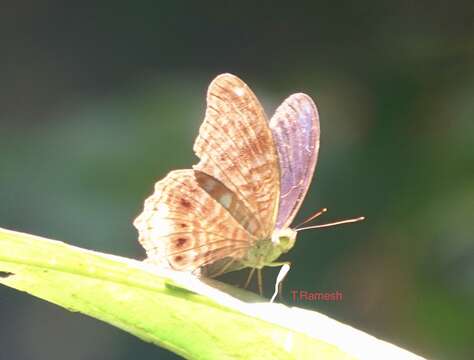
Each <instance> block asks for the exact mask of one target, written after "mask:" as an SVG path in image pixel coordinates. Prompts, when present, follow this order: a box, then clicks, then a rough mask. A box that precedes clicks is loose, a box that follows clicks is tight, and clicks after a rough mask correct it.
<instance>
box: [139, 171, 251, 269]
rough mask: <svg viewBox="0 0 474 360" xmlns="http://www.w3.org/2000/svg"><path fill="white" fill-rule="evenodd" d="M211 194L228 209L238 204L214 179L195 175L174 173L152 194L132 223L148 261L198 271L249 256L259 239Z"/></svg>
mask: <svg viewBox="0 0 474 360" xmlns="http://www.w3.org/2000/svg"><path fill="white" fill-rule="evenodd" d="M211 181H212V182H211ZM206 187H208V188H209V187H212V190H213V192H211V193H209V192H208V191H206V189H205V188H206ZM212 194H218V195H220V196H221V197H222V196H224V199H225V201H224V202H225V204H226V205H228V206H234V207H235V206H238V205H239V203H238V200H237V199H235V197H234V196H233V195H232V194H231V193H228V191H227V190H226V189H225V188H223V187H222V186H221V184H220V183H218V182H215V179H211V178H210V177H208V176H207V175H205V174H201V173H199V172H197V171H194V170H190V169H189V170H175V171H172V172H170V173H169V174H168V175H167V176H166V177H165V178H164V179H163V180H161V181H159V182H157V183H156V185H155V192H154V194H153V195H151V196H150V197H149V198H148V199H146V200H145V206H144V210H143V212H142V213H141V214H140V215H139V216H138V217H137V218H136V219H135V221H134V223H133V224H134V226H135V227H136V228H137V229H138V231H139V234H140V235H139V241H140V243H141V244H142V246H143V247H144V248H145V250H146V253H147V255H148V259H149V261H151V262H153V263H155V264H158V265H160V266H166V267H170V268H172V269H174V270H180V271H196V270H198V269H200V268H201V267H203V266H206V265H208V264H212V263H215V262H216V261H217V260H220V259H223V258H229V259H234V260H238V259H240V258H242V257H243V256H244V255H245V254H246V252H247V250H248V248H249V247H250V246H251V244H252V243H253V242H254V241H255V238H253V236H252V235H251V234H249V232H248V231H247V230H246V229H245V228H244V227H243V226H242V225H241V224H240V223H239V222H238V221H237V220H236V219H235V218H234V217H233V216H232V215H231V214H230V213H229V211H227V209H226V208H225V207H224V206H223V205H222V204H221V203H219V201H217V200H216V199H215V198H214V197H213V195H212ZM236 204H237V205H236ZM241 212H242V211H241ZM243 216H245V214H244V215H243Z"/></svg>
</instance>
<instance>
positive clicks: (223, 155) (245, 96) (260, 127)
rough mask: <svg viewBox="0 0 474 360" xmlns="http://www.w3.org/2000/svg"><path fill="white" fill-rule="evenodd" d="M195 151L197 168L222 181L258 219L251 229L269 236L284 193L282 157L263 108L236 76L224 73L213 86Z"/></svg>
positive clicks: (255, 232)
mask: <svg viewBox="0 0 474 360" xmlns="http://www.w3.org/2000/svg"><path fill="white" fill-rule="evenodd" d="M194 151H195V152H196V154H197V156H198V157H199V158H200V159H201V161H200V162H199V163H198V164H197V165H195V166H194V169H196V170H199V171H202V172H204V173H206V174H208V175H210V176H212V177H213V178H215V179H217V180H219V181H220V182H221V183H222V184H223V185H224V186H225V187H226V188H227V189H229V190H230V191H231V192H232V193H233V194H235V196H236V197H237V198H238V201H239V202H240V203H241V204H242V206H243V207H245V208H246V209H247V211H248V212H250V213H251V214H252V215H253V218H254V219H255V224H251V225H249V226H247V230H248V231H249V232H250V233H251V234H253V235H254V236H255V237H257V238H259V239H263V238H265V237H268V236H270V234H271V233H272V231H273V230H274V226H275V221H276V216H277V209H278V201H279V193H280V183H279V182H280V174H279V164H278V155H277V151H276V147H275V144H274V142H273V138H272V132H271V130H270V127H269V126H268V123H267V119H266V116H265V113H264V111H263V108H262V106H261V105H260V103H259V102H258V100H257V98H256V97H255V95H254V94H253V92H252V91H251V90H250V89H249V87H248V86H247V85H246V84H245V83H244V82H243V81H242V80H240V79H239V78H237V77H236V76H234V75H231V74H222V75H219V76H218V77H216V78H215V79H214V80H213V81H212V83H211V84H210V85H209V89H208V93H207V109H206V115H205V119H204V122H203V124H202V125H201V128H200V129H199V136H198V137H197V139H196V142H195V143H194ZM229 211H230V212H231V213H232V210H231V209H230V210H229ZM233 215H234V214H233Z"/></svg>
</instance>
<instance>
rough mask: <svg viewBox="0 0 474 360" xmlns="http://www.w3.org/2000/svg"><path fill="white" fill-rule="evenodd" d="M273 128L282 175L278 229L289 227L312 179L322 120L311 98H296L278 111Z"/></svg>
mask: <svg viewBox="0 0 474 360" xmlns="http://www.w3.org/2000/svg"><path fill="white" fill-rule="evenodd" d="M270 128H271V130H272V132H273V139H274V141H275V143H276V146H277V150H278V157H279V160H280V173H281V179H280V182H281V189H280V203H279V209H278V218H277V221H276V227H277V228H278V229H281V228H286V227H289V226H290V224H291V222H292V221H293V219H294V217H295V216H296V213H297V212H298V210H299V208H300V206H301V204H302V202H303V199H304V197H305V195H306V192H307V191H308V187H309V185H310V183H311V179H312V177H313V173H314V168H315V166H316V160H317V158H318V150H319V131H320V129H319V117H318V111H317V109H316V105H315V104H314V102H313V100H311V98H310V97H309V96H308V95H305V94H293V95H291V96H290V97H288V98H287V99H286V100H285V101H284V102H283V103H282V104H281V105H280V106H279V107H278V109H277V110H276V112H275V115H273V117H272V119H271V120H270Z"/></svg>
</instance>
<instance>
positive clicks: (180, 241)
mask: <svg viewBox="0 0 474 360" xmlns="http://www.w3.org/2000/svg"><path fill="white" fill-rule="evenodd" d="M187 242H188V239H187V238H184V237H183V238H177V239H176V241H175V245H176V247H177V248H182V247H183V246H184V245H186V243H187Z"/></svg>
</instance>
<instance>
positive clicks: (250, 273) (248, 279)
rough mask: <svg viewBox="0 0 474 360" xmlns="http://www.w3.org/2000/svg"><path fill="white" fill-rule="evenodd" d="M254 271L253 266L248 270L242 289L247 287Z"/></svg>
mask: <svg viewBox="0 0 474 360" xmlns="http://www.w3.org/2000/svg"><path fill="white" fill-rule="evenodd" d="M254 272H255V268H251V269H250V272H249V276H248V277H247V280H246V281H245V284H244V289H247V288H248V286H249V284H250V280H252V276H253V273H254Z"/></svg>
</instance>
